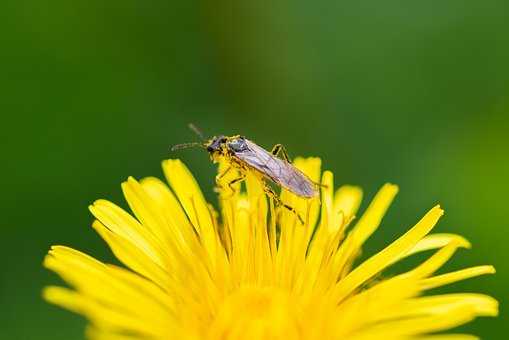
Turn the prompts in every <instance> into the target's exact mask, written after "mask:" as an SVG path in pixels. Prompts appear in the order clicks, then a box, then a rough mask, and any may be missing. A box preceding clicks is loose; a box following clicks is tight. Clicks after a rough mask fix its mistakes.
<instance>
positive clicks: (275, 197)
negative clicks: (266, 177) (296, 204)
mask: <svg viewBox="0 0 509 340" xmlns="http://www.w3.org/2000/svg"><path fill="white" fill-rule="evenodd" d="M264 190H265V193H266V194H267V195H269V196H270V197H271V198H272V200H273V201H274V203H275V204H276V205H279V206H282V207H284V208H286V209H288V210H289V211H291V212H292V213H293V214H295V216H297V218H298V219H299V221H300V223H301V224H304V220H303V219H302V217H301V216H300V214H299V213H298V212H297V210H295V208H293V207H291V206H289V205H288V204H285V203H283V201H281V198H279V196H278V195H277V194H276V193H275V192H274V190H272V188H271V187H269V186H268V185H266V184H265V186H264Z"/></svg>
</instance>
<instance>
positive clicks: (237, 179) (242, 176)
mask: <svg viewBox="0 0 509 340" xmlns="http://www.w3.org/2000/svg"><path fill="white" fill-rule="evenodd" d="M245 179H246V175H245V174H243V173H241V174H240V176H239V177H237V178H234V179H232V180H231V181H230V182H228V187H229V188H230V190H231V191H232V192H235V189H234V188H233V185H234V184H235V183H237V182H240V181H243V180H245Z"/></svg>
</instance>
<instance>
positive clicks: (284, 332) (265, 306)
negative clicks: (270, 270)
mask: <svg viewBox="0 0 509 340" xmlns="http://www.w3.org/2000/svg"><path fill="white" fill-rule="evenodd" d="M299 334H301V332H300V320H299V317H298V308H296V306H295V304H293V303H292V301H291V298H290V296H289V294H288V293H287V292H284V291H281V290H279V289H276V288H258V287H245V288H241V289H239V290H237V291H236V292H234V293H233V294H231V295H230V296H229V297H228V298H227V299H226V300H225V301H224V303H223V305H222V306H221V307H220V308H219V312H218V314H217V316H216V318H215V320H214V321H213V323H212V325H211V328H210V332H209V338H210V339H227V340H234V339H298V338H299Z"/></svg>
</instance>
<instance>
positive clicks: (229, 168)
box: [216, 165, 232, 183]
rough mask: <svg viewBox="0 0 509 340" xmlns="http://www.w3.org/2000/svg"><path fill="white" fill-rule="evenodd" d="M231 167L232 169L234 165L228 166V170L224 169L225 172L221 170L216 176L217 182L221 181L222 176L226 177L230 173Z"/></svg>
mask: <svg viewBox="0 0 509 340" xmlns="http://www.w3.org/2000/svg"><path fill="white" fill-rule="evenodd" d="M231 169H232V166H231V165H230V166H229V167H228V168H226V170H225V171H223V172H221V173H220V174H218V175H217V176H216V183H217V182H219V180H220V179H221V178H223V177H224V176H225V175H226V174H227V173H229V172H230V170H231Z"/></svg>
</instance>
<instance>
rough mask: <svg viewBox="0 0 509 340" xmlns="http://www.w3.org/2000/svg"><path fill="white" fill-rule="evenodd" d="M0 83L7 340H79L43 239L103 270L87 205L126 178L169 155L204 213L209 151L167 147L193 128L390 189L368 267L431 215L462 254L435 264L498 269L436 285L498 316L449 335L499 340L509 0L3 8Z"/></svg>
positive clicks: (5, 4)
mask: <svg viewBox="0 0 509 340" xmlns="http://www.w3.org/2000/svg"><path fill="white" fill-rule="evenodd" d="M0 76H1V78H0V113H1V134H0V138H1V143H0V145H1V150H0V151H1V156H2V166H1V171H2V194H1V195H0V197H1V212H2V218H1V222H0V223H1V234H0V235H1V240H2V246H1V247H0V258H1V259H2V261H3V265H2V269H1V271H0V302H1V308H0V338H1V339H52V340H57V339H80V338H82V331H83V328H84V324H85V323H84V321H83V320H82V319H81V318H80V317H78V316H75V315H73V314H71V313H68V312H66V311H62V310H60V309H58V308H56V307H53V306H50V305H47V304H46V303H44V302H43V301H42V300H41V298H40V291H41V288H42V287H43V286H44V285H47V284H52V283H59V282H60V281H59V280H58V279H57V278H56V276H55V275H53V274H52V273H49V272H47V271H45V270H44V269H43V268H42V266H41V262H42V259H43V257H44V255H45V253H46V251H47V249H48V248H49V247H50V245H52V244H65V245H71V246H73V247H76V248H77V249H80V250H84V251H86V252H88V253H90V254H93V255H95V256H97V257H98V258H100V259H104V260H108V261H112V260H113V259H112V256H111V254H110V253H109V251H108V249H107V247H106V245H105V244H104V243H103V242H102V241H101V240H100V238H99V237H98V236H97V235H95V234H94V232H93V230H92V229H91V228H90V227H89V226H90V224H91V221H92V218H91V216H90V214H89V213H88V211H87V205H88V204H89V203H91V202H93V200H94V199H97V198H108V199H111V200H113V201H115V202H122V204H123V205H125V204H124V203H123V199H122V197H121V193H120V187H119V184H120V182H121V181H123V180H124V179H125V178H127V176H129V175H133V176H135V177H138V178H140V177H142V176H146V175H157V176H161V175H162V174H161V170H160V161H161V160H162V159H164V158H169V157H181V158H182V159H183V160H184V161H185V162H186V163H187V164H188V166H189V167H190V168H191V169H192V171H193V172H194V173H195V174H196V175H197V178H198V180H199V182H200V184H201V185H202V187H203V188H204V190H205V192H206V194H207V196H208V197H209V199H211V200H212V201H213V200H214V197H213V193H212V187H213V176H214V166H213V165H212V164H210V162H209V160H208V157H207V155H205V154H204V153H203V152H200V151H199V150H189V151H181V152H179V153H178V154H171V153H170V152H169V146H170V145H172V144H176V143H180V142H185V141H191V140H194V139H195V137H194V136H193V135H192V134H191V133H190V132H189V130H188V129H187V128H186V124H187V123H188V122H194V123H196V124H197V125H199V126H201V127H202V128H203V130H204V131H205V132H206V133H207V134H210V135H213V134H219V133H224V134H236V133H241V134H244V135H246V136H248V137H250V138H251V139H253V140H255V141H256V142H257V143H259V144H260V145H262V146H264V147H266V148H270V146H272V145H273V144H275V143H284V144H285V145H286V147H287V149H288V150H289V152H290V155H291V156H292V155H293V156H296V155H318V156H320V157H322V158H323V160H324V167H325V168H327V169H331V170H333V171H334V173H335V179H336V184H338V185H339V184H340V183H353V184H358V185H361V186H363V187H364V188H365V193H366V198H367V199H369V198H371V197H372V196H373V194H374V193H375V192H376V190H377V188H379V187H380V186H381V185H382V184H383V183H384V182H386V181H390V182H393V183H397V184H399V185H400V188H401V191H400V194H399V195H398V197H397V199H396V201H395V203H394V204H393V207H392V209H391V210H390V211H389V213H388V215H387V217H386V219H385V220H384V222H383V224H382V227H381V228H380V229H379V230H378V232H377V233H376V234H375V235H374V236H373V237H372V238H371V239H370V240H369V242H368V244H367V251H366V253H367V254H372V253H373V252H374V251H376V250H378V249H381V248H382V247H383V246H385V245H386V244H388V242H389V241H391V240H393V239H394V238H396V237H397V236H398V235H400V234H401V233H402V232H403V231H405V230H406V229H408V228H409V227H410V226H412V225H413V223H414V222H416V221H417V220H418V219H419V218H420V217H421V216H422V215H423V214H424V213H425V212H426V211H427V209H429V208H431V207H432V206H433V205H434V204H435V203H437V202H440V203H441V204H442V205H443V206H444V207H445V209H446V215H445V217H444V218H443V220H442V221H441V222H440V225H439V226H438V227H437V229H436V230H438V231H448V232H454V233H459V234H462V235H464V236H466V237H467V238H468V239H470V240H471V241H472V243H473V245H474V248H473V249H472V250H471V251H461V252H459V253H458V254H457V256H455V257H454V259H453V261H451V262H450V263H449V264H448V265H447V266H446V269H447V270H453V269H457V268H461V267H465V266H469V265H478V264H494V265H495V266H496V268H497V270H498V273H497V274H496V275H495V276H487V277H480V278H477V279H473V280H469V281H465V282H462V283H459V284H456V285H454V286H453V287H451V288H448V289H449V290H454V291H475V292H477V291H479V292H485V293H489V294H492V295H494V296H495V297H497V298H498V299H499V300H500V302H501V317H499V318H498V319H479V320H476V321H475V322H474V323H472V324H470V325H468V326H466V327H462V328H461V330H460V331H468V332H473V333H475V334H479V335H482V336H483V337H484V338H485V339H502V338H504V337H503V335H504V334H507V333H508V332H509V319H508V318H507V314H508V313H507V308H506V306H507V303H509V298H508V296H507V285H508V284H509V275H508V270H509V261H508V259H507V257H508V244H509V224H508V222H507V212H508V210H509V209H508V208H507V195H508V192H509V178H508V177H509V152H508V151H509V2H508V1H506V0H500V1H494V0H487V1H465V0H461V1H460V0H457V1H443V0H441V1H438V0H431V1H349V2H346V1H316V2H312V1H279V2H277V3H276V2H269V1H224V0H223V1H222V0H220V1H210V0H205V1H199V2H193V1H162V0H161V1H141V0H139V1H134V0H123V1H99V0H93V1H92V0H87V1H85V0H78V1H69V0H65V1H64V0H55V1H36V0H3V1H2V2H1V4H0ZM364 206H365V205H364Z"/></svg>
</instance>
